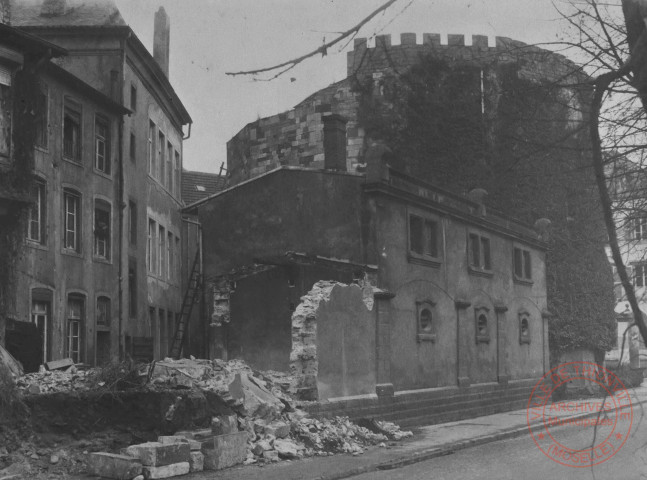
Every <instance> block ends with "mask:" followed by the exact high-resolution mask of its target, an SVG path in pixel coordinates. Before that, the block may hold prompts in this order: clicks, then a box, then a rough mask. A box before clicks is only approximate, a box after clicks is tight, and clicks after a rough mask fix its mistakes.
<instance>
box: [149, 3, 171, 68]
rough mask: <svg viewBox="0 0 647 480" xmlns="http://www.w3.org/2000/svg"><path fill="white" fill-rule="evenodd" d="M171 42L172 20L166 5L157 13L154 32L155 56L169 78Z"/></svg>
mask: <svg viewBox="0 0 647 480" xmlns="http://www.w3.org/2000/svg"><path fill="white" fill-rule="evenodd" d="M170 42H171V21H170V20H169V18H168V15H167V14H166V10H164V7H160V8H159V10H158V11H157V12H156V13H155V29H154V33H153V58H154V59H155V61H156V62H157V64H158V65H159V66H160V67H161V68H162V71H163V72H164V75H166V78H168V63H169V62H168V59H169V50H170Z"/></svg>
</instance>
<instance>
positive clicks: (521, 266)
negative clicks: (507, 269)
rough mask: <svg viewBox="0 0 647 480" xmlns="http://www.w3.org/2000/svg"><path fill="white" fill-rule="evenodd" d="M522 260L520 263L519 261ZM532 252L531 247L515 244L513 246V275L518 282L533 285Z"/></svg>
mask: <svg viewBox="0 0 647 480" xmlns="http://www.w3.org/2000/svg"><path fill="white" fill-rule="evenodd" d="M519 261H520V263H519ZM532 270H533V268H532V252H531V250H530V249H529V248H527V247H524V246H522V245H518V244H515V245H513V247H512V277H513V278H514V281H515V282H516V283H524V284H528V285H532V283H533V279H532Z"/></svg>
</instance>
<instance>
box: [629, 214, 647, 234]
mask: <svg viewBox="0 0 647 480" xmlns="http://www.w3.org/2000/svg"><path fill="white" fill-rule="evenodd" d="M630 221H631V238H632V239H633V240H647V216H645V217H636V218H632V219H631V220H630Z"/></svg>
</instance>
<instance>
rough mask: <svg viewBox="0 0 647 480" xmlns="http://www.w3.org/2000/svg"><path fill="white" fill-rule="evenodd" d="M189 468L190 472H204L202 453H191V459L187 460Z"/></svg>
mask: <svg viewBox="0 0 647 480" xmlns="http://www.w3.org/2000/svg"><path fill="white" fill-rule="evenodd" d="M189 467H190V470H189V471H190V472H201V471H202V470H204V453H202V452H191V457H190V458H189Z"/></svg>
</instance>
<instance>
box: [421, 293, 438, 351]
mask: <svg viewBox="0 0 647 480" xmlns="http://www.w3.org/2000/svg"><path fill="white" fill-rule="evenodd" d="M416 305H417V307H418V308H417V317H418V318H417V320H418V325H417V330H418V341H419V342H435V341H436V322H437V319H436V318H434V317H435V307H436V304H435V303H434V302H432V301H431V300H425V301H422V302H416Z"/></svg>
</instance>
